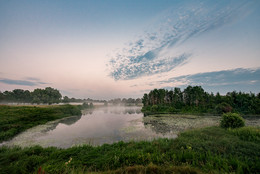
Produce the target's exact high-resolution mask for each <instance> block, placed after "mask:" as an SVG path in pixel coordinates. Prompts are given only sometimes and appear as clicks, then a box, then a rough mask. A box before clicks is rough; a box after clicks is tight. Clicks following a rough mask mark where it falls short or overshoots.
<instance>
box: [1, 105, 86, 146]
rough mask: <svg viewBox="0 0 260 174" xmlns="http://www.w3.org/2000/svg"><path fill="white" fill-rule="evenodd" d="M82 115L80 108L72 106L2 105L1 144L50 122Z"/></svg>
mask: <svg viewBox="0 0 260 174" xmlns="http://www.w3.org/2000/svg"><path fill="white" fill-rule="evenodd" d="M71 115H81V111H80V107H78V106H72V105H61V106H48V107H33V106H6V105H0V142H2V141H4V140H8V139H10V138H12V137H14V136H15V135H17V134H18V133H20V132H22V131H24V130H26V129H29V128H31V127H34V126H36V125H39V124H45V123H46V122H48V121H52V120H56V119H60V118H63V117H67V116H71Z"/></svg>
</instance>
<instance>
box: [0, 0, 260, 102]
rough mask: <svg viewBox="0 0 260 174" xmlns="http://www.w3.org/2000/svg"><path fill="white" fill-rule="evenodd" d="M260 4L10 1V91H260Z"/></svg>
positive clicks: (6, 39) (6, 6)
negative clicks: (191, 88)
mask: <svg viewBox="0 0 260 174" xmlns="http://www.w3.org/2000/svg"><path fill="white" fill-rule="evenodd" d="M259 19H260V1H254V0H252V1H247V0H231V1H228V0H220V1H204V0H203V1H202V0H195V1H194V0H193V1H180V0H179V1H178V0H169V1H166V0H160V1H159V0H129V1H127V0H125V1H120V0H109V1H108V0H97V1H94V0H91V1H85V0H84V1H83V0H77V1H72V0H63V1H58V0H49V1H48V0H45V1H39V0H3V1H0V26H1V27H0V91H5V90H13V89H16V88H20V89H29V90H33V89H34V88H44V87H46V86H51V87H54V88H57V89H59V90H61V92H62V94H63V95H68V96H70V97H78V98H88V97H90V98H96V99H110V98H115V97H135V98H136V97H142V95H143V93H144V92H148V91H149V90H151V89H153V88H173V87H181V88H184V87H186V86H187V85H201V86H202V87H203V88H205V89H206V90H207V91H208V92H211V91H212V92H217V91H219V92H220V93H222V94H225V93H226V92H228V91H233V90H237V91H240V90H241V91H245V92H250V91H252V92H254V93H258V92H260V75H259V71H260V58H259V55H260V34H259V31H260V22H259Z"/></svg>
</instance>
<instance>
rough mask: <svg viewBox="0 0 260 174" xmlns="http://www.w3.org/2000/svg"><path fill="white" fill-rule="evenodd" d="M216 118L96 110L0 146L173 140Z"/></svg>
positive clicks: (255, 120) (252, 120)
mask: <svg viewBox="0 0 260 174" xmlns="http://www.w3.org/2000/svg"><path fill="white" fill-rule="evenodd" d="M220 118H221V117H219V116H194V115H169V114H164V115H158V114H157V115H153V116H151V115H150V116H146V117H144V115H143V113H142V112H141V107H133V106H131V107H103V108H102V107H100V108H97V109H93V110H84V111H83V114H82V115H81V116H72V117H67V118H63V119H60V120H56V121H51V122H48V123H46V124H44V125H39V126H36V127H33V128H31V129H28V130H27V131H25V132H22V133H21V134H19V135H17V136H16V137H14V138H13V139H12V140H10V141H7V142H3V143H2V144H0V146H1V145H7V146H13V145H18V146H21V147H26V146H33V145H41V146H43V147H49V146H55V147H61V148H68V147H71V146H74V145H82V144H89V145H94V146H95V145H102V144H105V143H108V144H111V143H114V142H118V141H132V140H134V141H139V140H153V139H155V138H159V137H163V138H176V137H177V135H178V133H179V132H182V131H185V130H188V129H194V128H201V127H207V126H217V125H219V122H220ZM245 119H246V125H247V126H260V119H259V117H248V118H245Z"/></svg>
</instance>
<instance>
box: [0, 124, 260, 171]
mask: <svg viewBox="0 0 260 174" xmlns="http://www.w3.org/2000/svg"><path fill="white" fill-rule="evenodd" d="M245 131H246V132H247V133H246V134H247V135H249V137H259V136H260V134H259V131H260V129H259V128H248V130H246V128H238V129H232V130H229V129H221V128H219V127H209V128H203V129H197V130H191V131H187V132H184V133H181V134H180V135H179V136H178V138H176V139H157V140H154V141H150V142H148V141H141V142H128V143H125V142H118V143H114V144H111V145H108V144H104V145H102V146H97V147H92V146H88V145H84V146H78V147H72V148H69V149H59V148H53V147H52V148H42V147H40V146H35V147H28V148H24V149H22V148H18V147H14V148H7V147H1V148H0V159H1V160H0V171H1V172H2V173H36V172H37V171H38V169H39V168H40V166H41V169H42V170H43V171H45V173H73V172H74V173H91V172H105V173H138V172H140V173H201V172H205V173H257V172H258V171H259V170H260V160H259V156H260V143H259V139H255V138H254V139H250V140H247V139H244V138H241V137H244V134H245V133H242V132H245ZM148 171H149V172H148Z"/></svg>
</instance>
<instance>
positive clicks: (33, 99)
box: [0, 87, 62, 104]
mask: <svg viewBox="0 0 260 174" xmlns="http://www.w3.org/2000/svg"><path fill="white" fill-rule="evenodd" d="M61 97H62V96H61V94H60V92H59V91H58V90H57V89H53V88H51V87H47V88H45V89H39V88H38V89H35V90H34V91H32V92H30V91H28V90H22V89H15V90H13V91H5V92H3V93H1V92H0V102H17V103H37V104H40V103H44V104H52V103H60V102H61Z"/></svg>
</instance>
